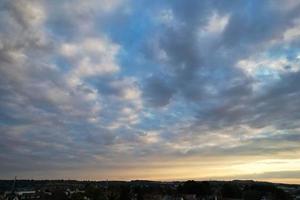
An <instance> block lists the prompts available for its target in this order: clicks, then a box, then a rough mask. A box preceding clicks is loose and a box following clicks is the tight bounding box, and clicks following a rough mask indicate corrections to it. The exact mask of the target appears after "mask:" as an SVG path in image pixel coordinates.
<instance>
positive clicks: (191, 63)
mask: <svg viewBox="0 0 300 200" xmlns="http://www.w3.org/2000/svg"><path fill="white" fill-rule="evenodd" d="M282 4H283V3H282V2H281V1H279V0H278V1H263V2H261V1H256V0H253V1H249V2H247V3H245V2H243V3H242V2H240V1H230V2H229V1H228V2H227V1H226V2H220V1H211V0H209V1H189V2H186V1H172V2H169V1H151V2H148V1H139V2H134V1H131V0H113V1H106V0H101V1H94V0H92V1H88V2H83V1H74V2H70V1H62V2H60V3H55V2H47V1H35V0H30V1H26V2H22V1H17V0H9V1H8V0H4V1H2V2H1V3H0V15H1V17H0V27H1V28H0V75H1V78H0V134H1V135H0V137H1V138H0V160H1V163H2V164H1V165H0V171H1V172H0V177H1V178H10V177H11V176H14V175H19V176H21V177H22V176H23V177H36V178H52V177H64V178H66V177H72V178H89V179H97V178H106V177H107V178H111V179H131V178H149V179H172V178H173V179H181V178H201V177H215V176H216V175H217V176H219V177H229V176H230V177H235V176H236V175H238V177H241V178H243V174H245V175H247V174H254V173H261V176H259V177H254V178H265V179H267V178H268V177H267V176H270V177H269V178H274V177H275V178H285V177H286V178H293V177H294V178H295V179H297V180H299V177H298V176H292V177H291V176H290V174H293V173H294V172H295V173H298V171H297V170H298V168H299V167H300V165H299V161H298V158H299V154H300V148H299V142H300V132H299V130H300V129H299V128H300V127H299V124H300V114H299V113H300V100H299V99H300V89H299V84H300V51H299V48H300V46H299V45H300V14H299V13H300V4H299V3H298V2H297V1H296V0H288V1H286V2H285V3H284V5H282ZM165 162H167V164H165ZM182 163H186V165H187V166H183V165H182ZM260 163H264V165H263V166H262V165H261V164H260ZM282 163H284V164H282ZM212 166H213V167H212ZM214 166H222V167H219V168H216V167H214ZM266 166H267V167H266ZM232 169H234V170H235V172H236V174H233V173H232ZM199 171H201V172H202V173H200V172H199ZM280 171H282V173H281V174H282V175H278V174H280ZM87 172H88V173H87ZM125 172H126V173H125ZM213 172H214V173H213Z"/></svg>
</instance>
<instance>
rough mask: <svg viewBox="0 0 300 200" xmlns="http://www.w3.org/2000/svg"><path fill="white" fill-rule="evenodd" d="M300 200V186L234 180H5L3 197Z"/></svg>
mask: <svg viewBox="0 0 300 200" xmlns="http://www.w3.org/2000/svg"><path fill="white" fill-rule="evenodd" d="M23 199H24V200H26V199H32V200H299V199H300V185H290V184H274V183H268V182H255V181H252V180H233V181H193V180H189V181H185V182H179V181H175V182H159V181H144V180H134V181H75V180H17V181H16V180H15V181H13V180H2V181H0V200H23Z"/></svg>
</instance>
